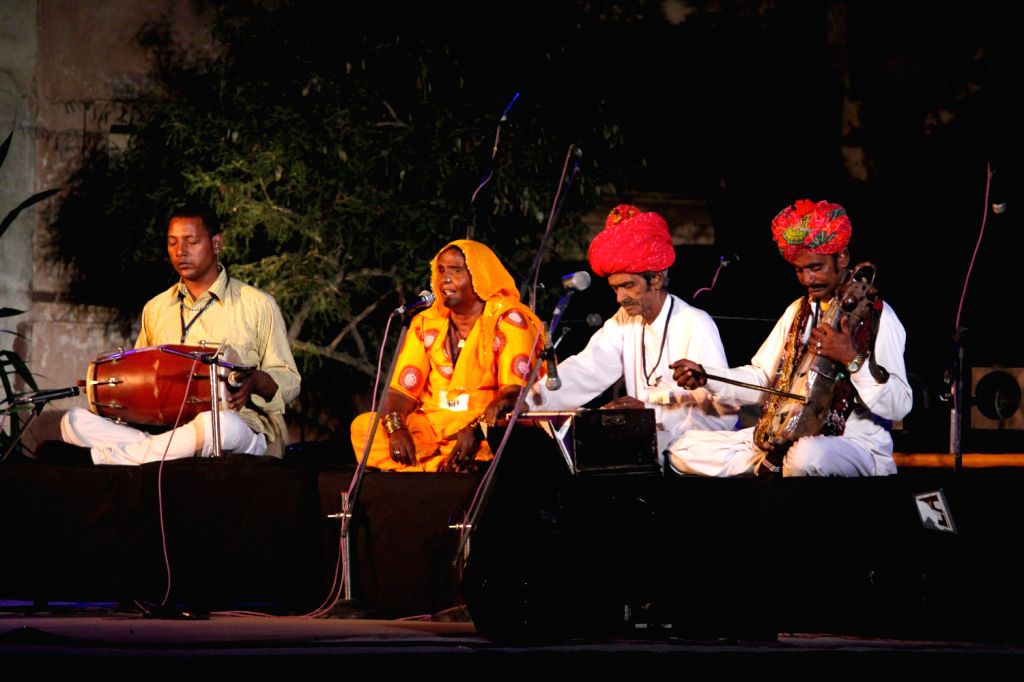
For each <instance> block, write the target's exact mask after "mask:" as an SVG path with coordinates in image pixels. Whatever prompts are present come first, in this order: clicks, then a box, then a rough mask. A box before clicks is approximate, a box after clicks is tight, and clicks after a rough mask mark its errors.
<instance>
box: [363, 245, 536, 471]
mask: <svg viewBox="0 0 1024 682" xmlns="http://www.w3.org/2000/svg"><path fill="white" fill-rule="evenodd" d="M430 272H431V276H430V285H431V288H432V289H433V291H434V294H435V296H436V300H435V301H434V303H433V304H432V305H431V306H430V307H429V308H428V309H426V310H425V311H423V312H422V313H420V314H419V315H417V316H416V317H415V318H414V319H413V321H412V323H411V324H410V328H409V333H408V335H407V336H406V338H405V344H404V346H403V347H402V349H401V351H400V354H399V356H398V362H397V364H396V371H395V376H394V377H393V379H392V382H391V386H390V388H389V390H388V393H387V396H386V397H385V398H384V410H383V414H384V418H383V420H382V422H381V423H380V426H379V428H378V430H377V434H376V436H375V438H374V439H373V446H372V448H371V449H370V453H369V456H368V458H367V462H366V464H367V465H368V466H372V467H377V468H379V469H387V470H395V471H455V470H461V469H465V468H467V467H468V466H469V465H470V464H471V463H472V462H473V461H474V460H476V461H485V460H489V459H491V458H492V453H491V451H490V448H489V447H488V445H487V442H486V441H485V440H483V438H482V434H481V432H480V429H479V428H478V425H479V423H480V421H482V420H486V421H487V422H488V423H493V422H494V420H495V419H496V418H497V417H498V416H499V414H501V413H503V412H505V411H508V410H509V409H510V408H511V407H512V406H513V405H515V402H516V400H517V398H518V396H519V391H520V389H521V388H522V386H523V384H524V383H525V382H526V381H527V379H528V378H529V376H530V372H531V370H532V367H533V362H534V360H535V359H536V357H537V347H538V346H539V345H540V344H539V334H538V332H539V330H540V329H541V323H540V320H538V319H537V317H536V315H534V314H533V312H532V311H531V310H530V309H529V308H527V307H526V306H524V305H523V304H522V303H520V302H519V292H518V290H517V289H516V286H515V283H514V282H513V281H512V276H511V275H509V273H508V271H507V270H505V267H504V266H503V265H502V264H501V261H499V260H498V257H497V256H495V255H494V252H493V251H491V250H490V249H489V248H488V247H486V246H484V245H483V244H481V243H479V242H475V241H470V240H458V241H454V242H452V243H450V244H448V245H447V246H445V247H444V248H443V249H441V251H440V252H438V254H437V256H435V257H434V259H433V260H432V261H431V262H430ZM373 417H374V415H373V413H367V414H361V415H359V416H358V417H356V419H355V420H354V421H353V422H352V446H353V448H354V449H355V452H356V456H357V457H358V456H361V454H362V452H363V450H364V448H365V445H366V438H367V436H368V435H369V429H370V425H371V424H372V423H373Z"/></svg>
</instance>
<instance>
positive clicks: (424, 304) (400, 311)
mask: <svg viewBox="0 0 1024 682" xmlns="http://www.w3.org/2000/svg"><path fill="white" fill-rule="evenodd" d="M433 304H434V294H433V293H432V292H430V291H428V290H426V289H424V290H423V291H421V292H420V293H419V296H417V297H416V298H415V299H413V300H412V301H409V302H408V303H406V304H405V305H400V306H398V307H397V308H395V312H394V314H395V315H404V314H406V313H408V312H412V311H413V310H419V309H420V308H428V307H430V306H431V305H433Z"/></svg>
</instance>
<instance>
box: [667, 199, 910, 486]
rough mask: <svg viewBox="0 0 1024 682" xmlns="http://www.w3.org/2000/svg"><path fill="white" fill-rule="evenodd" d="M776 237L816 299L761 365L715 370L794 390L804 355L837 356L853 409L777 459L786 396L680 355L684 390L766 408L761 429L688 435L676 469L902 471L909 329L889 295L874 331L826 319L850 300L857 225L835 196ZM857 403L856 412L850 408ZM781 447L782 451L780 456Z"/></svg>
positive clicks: (785, 213)
mask: <svg viewBox="0 0 1024 682" xmlns="http://www.w3.org/2000/svg"><path fill="white" fill-rule="evenodd" d="M772 234H773V236H774V238H775V241H776V243H777V244H778V247H779V252H780V253H781V254H782V256H783V258H785V259H786V260H787V261H788V262H789V263H790V264H792V265H793V267H794V269H795V271H796V276H797V279H798V280H799V281H800V284H801V285H802V286H804V287H806V289H807V295H806V296H804V297H803V298H800V299H798V300H797V301H794V302H793V303H792V304H791V305H790V306H789V308H787V309H786V312H785V313H784V314H783V316H782V319H780V320H779V321H778V323H777V324H776V325H775V328H774V329H773V330H772V332H771V334H770V335H769V336H768V338H767V339H765V341H764V343H763V344H762V345H761V348H760V350H758V351H757V354H756V355H754V358H753V360H752V361H751V364H749V365H747V366H745V367H737V368H735V369H719V368H715V367H708V368H707V372H708V373H709V374H713V375H718V376H721V377H723V378H725V379H731V380H738V381H743V382H746V383H749V384H755V385H757V386H771V387H773V388H775V389H779V390H782V391H789V390H790V389H791V388H793V386H794V385H795V384H796V379H797V377H796V376H795V374H796V373H797V368H798V367H799V366H800V364H801V360H802V359H803V357H804V355H805V354H806V353H814V354H816V355H817V356H820V357H821V358H827V359H828V360H831V361H834V363H835V365H836V369H837V370H838V372H837V373H836V378H837V381H836V389H835V390H836V391H840V392H841V393H840V394H839V395H841V396H845V395H847V393H846V391H845V390H844V389H843V388H842V386H841V385H842V384H844V383H847V388H850V389H852V390H851V391H850V394H851V395H850V397H849V399H848V400H846V399H845V398H844V399H843V400H844V401H843V403H842V406H843V408H844V409H843V410H841V411H840V410H837V409H833V410H832V411H830V413H829V415H828V418H827V419H826V420H825V421H824V422H823V423H822V428H821V430H819V431H818V435H808V436H803V437H800V438H799V439H797V440H796V441H795V442H791V443H788V444H781V445H777V446H775V447H771V446H770V444H769V445H768V448H767V450H769V451H773V454H771V455H769V454H768V452H767V451H766V449H764V446H766V444H767V443H768V441H767V440H766V439H768V438H769V437H770V436H769V434H770V432H771V430H772V428H773V427H774V426H776V425H778V424H779V422H780V421H781V420H780V419H779V416H778V408H779V405H780V398H779V396H777V395H772V396H770V397H769V396H767V394H765V393H762V392H758V391H755V390H752V389H750V388H741V387H737V386H735V385H732V384H727V383H723V382H721V381H717V380H715V379H714V378H713V377H710V378H709V377H706V376H705V375H704V371H705V368H704V367H702V366H701V365H700V364H698V363H696V362H693V361H691V360H689V359H684V360H678V361H676V362H674V363H672V367H673V369H674V378H675V379H676V381H677V382H678V383H679V385H680V386H685V387H687V388H697V387H698V386H704V387H705V388H706V389H707V390H708V391H710V392H711V393H712V394H713V395H714V396H715V397H716V399H717V400H720V401H723V402H726V403H731V404H754V403H758V402H765V408H764V410H763V411H762V416H761V419H760V420H759V423H758V425H757V426H756V427H752V428H748V429H744V430H742V431H736V432H733V433H722V432H707V431H690V432H688V433H687V434H686V435H685V436H683V438H681V439H680V440H679V441H678V442H677V443H676V444H675V445H674V446H673V447H672V449H671V452H670V458H671V465H672V467H673V468H674V469H676V470H677V471H679V472H682V473H687V474H703V475H707V476H738V475H745V474H750V473H752V472H754V471H755V468H756V470H757V473H758V474H759V475H764V474H778V473H781V474H782V475H784V476H884V475H889V474H894V473H896V463H895V462H894V461H893V458H892V436H891V435H890V434H889V430H890V428H891V426H892V422H893V421H894V420H898V419H902V418H903V417H904V416H905V415H906V414H907V413H908V412H909V411H910V407H911V404H912V394H911V390H910V386H909V384H908V382H907V376H906V368H905V367H904V362H903V349H904V345H905V342H906V332H904V330H903V325H902V324H901V323H900V321H899V318H897V317H896V313H894V312H893V310H892V308H891V307H889V305H888V304H883V303H882V302H881V301H879V300H876V302H875V305H874V313H875V314H874V317H877V319H876V320H871V321H868V322H867V324H868V325H869V327H867V328H865V329H867V330H868V331H871V333H870V334H862V333H855V332H859V331H860V327H858V329H856V330H855V329H851V328H850V322H849V321H848V318H847V317H846V316H842V317H840V318H839V319H840V324H839V326H838V328H836V327H834V326H830V325H827V324H824V323H822V324H818V323H817V320H819V318H823V317H825V316H826V314H827V310H828V308H829V307H830V306H836V305H840V303H839V302H838V301H836V300H835V299H834V298H833V297H834V295H835V294H836V292H837V290H839V289H840V286H841V285H844V283H846V282H847V281H848V278H849V277H850V273H849V271H848V269H847V268H848V267H849V265H850V253H849V251H848V250H847V246H848V244H849V242H850V236H851V234H852V226H851V224H850V219H849V218H848V217H847V215H846V211H845V210H844V209H843V207H842V206H840V205H838V204H831V203H828V202H826V201H819V202H817V203H814V202H811V201H807V200H802V201H798V202H796V204H795V205H794V206H788V207H786V208H785V209H783V210H782V211H781V212H780V213H779V214H778V215H777V216H775V219H774V220H773V221H772ZM844 309H845V306H844ZM832 317H834V316H832ZM822 322H824V320H822ZM871 325H873V329H871V327H870V326H871ZM872 336H874V337H875V338H874V342H873V343H871V337H872ZM853 393H855V395H852V394H853ZM850 406H852V412H849V413H848V414H845V412H846V411H847V410H848V409H849V407H850ZM776 448H777V449H776ZM780 453H781V455H782V456H778V455H779V454H780ZM772 460H775V461H774V462H773V461H772ZM779 469H781V471H779Z"/></svg>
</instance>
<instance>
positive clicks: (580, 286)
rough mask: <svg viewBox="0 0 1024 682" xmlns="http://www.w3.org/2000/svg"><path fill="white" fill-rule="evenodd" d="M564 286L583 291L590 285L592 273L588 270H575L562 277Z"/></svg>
mask: <svg viewBox="0 0 1024 682" xmlns="http://www.w3.org/2000/svg"><path fill="white" fill-rule="evenodd" d="M562 286H563V287H564V288H566V289H573V290H574V291H583V290H584V289H586V288H587V287H589V286H590V273H589V272H587V271H586V270H580V271H579V272H573V273H570V274H568V275H565V276H564V277H562Z"/></svg>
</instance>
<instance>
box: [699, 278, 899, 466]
mask: <svg viewBox="0 0 1024 682" xmlns="http://www.w3.org/2000/svg"><path fill="white" fill-rule="evenodd" d="M875 274H876V268H875V266H874V265H873V264H871V263H860V264H858V265H856V266H855V267H854V268H853V269H852V270H851V273H850V276H849V277H848V278H847V280H846V282H845V283H844V284H842V285H841V286H840V287H839V289H838V290H837V291H836V295H835V297H834V298H833V299H832V302H831V304H830V305H829V306H828V310H826V311H825V313H824V314H823V315H822V317H821V320H820V321H819V324H820V325H828V326H829V327H831V328H832V329H836V330H839V329H840V328H841V323H842V320H843V319H844V318H845V319H846V320H847V328H848V329H849V331H850V333H851V334H852V335H853V343H854V348H855V349H856V351H857V352H858V353H861V354H862V355H864V356H865V357H867V358H868V368H869V371H870V372H871V375H872V376H873V377H874V378H875V380H876V381H878V382H879V383H885V381H887V380H888V378H889V375H888V372H886V370H885V368H883V367H881V366H879V365H878V364H877V363H876V362H875V358H874V354H873V353H872V352H871V351H872V350H873V349H874V345H875V335H876V333H877V329H878V318H879V316H880V315H881V312H882V300H881V299H880V298H879V297H878V290H877V289H876V288H875V286H874V282H875ZM798 326H799V327H800V328H799V329H795V330H792V331H791V333H795V334H797V335H801V334H802V333H803V329H802V325H798ZM792 345H793V346H794V348H793V349H792V350H791V351H790V352H786V353H784V355H783V358H782V360H781V361H780V363H779V367H778V368H777V370H776V375H775V380H774V382H773V385H772V387H770V388H767V387H764V386H758V385H756V384H748V383H746V382H742V381H736V380H734V379H728V378H726V377H719V376H714V375H711V374H705V376H707V378H708V379H715V380H717V381H722V382H725V383H728V384H734V385H738V386H743V387H746V388H750V389H754V390H757V391H763V392H765V393H769V394H771V395H770V397H769V398H768V400H767V402H766V403H765V405H764V407H763V409H762V410H761V417H760V418H759V419H758V422H757V426H756V427H755V429H754V445H755V446H756V447H757V448H758V449H760V450H762V451H764V453H765V457H764V459H763V460H762V461H761V463H760V464H759V466H758V469H759V470H758V473H759V474H762V475H763V474H777V473H779V472H781V471H782V460H783V458H784V457H785V454H786V452H787V451H788V450H789V447H790V446H791V445H792V444H793V443H795V442H796V441H797V440H799V439H800V438H803V437H804V436H817V435H828V436H840V435H842V434H843V431H844V430H845V428H846V419H847V418H848V417H849V416H850V413H851V412H852V411H853V407H854V400H855V397H856V396H855V391H854V389H853V385H852V383H851V382H850V379H849V371H848V370H847V367H846V365H844V364H843V363H841V362H837V361H835V360H832V359H830V358H827V357H825V356H823V355H818V354H816V353H808V352H806V350H807V348H806V346H804V345H801V344H799V343H795V344H792ZM797 349H799V350H797ZM794 365H795V369H794Z"/></svg>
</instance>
